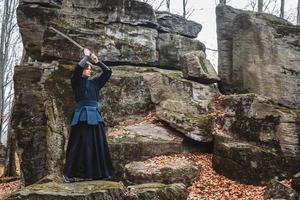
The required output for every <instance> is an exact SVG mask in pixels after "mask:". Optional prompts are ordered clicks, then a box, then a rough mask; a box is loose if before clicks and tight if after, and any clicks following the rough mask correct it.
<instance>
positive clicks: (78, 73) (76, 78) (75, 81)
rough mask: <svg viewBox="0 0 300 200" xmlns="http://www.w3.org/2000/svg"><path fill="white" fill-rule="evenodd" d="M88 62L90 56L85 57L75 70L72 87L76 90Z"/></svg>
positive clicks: (72, 76)
mask: <svg viewBox="0 0 300 200" xmlns="http://www.w3.org/2000/svg"><path fill="white" fill-rule="evenodd" d="M87 61H88V56H84V57H83V58H82V59H81V60H80V61H79V63H77V64H76V65H75V69H74V71H73V74H72V75H71V85H72V88H75V86H76V84H79V81H80V78H81V76H82V71H83V68H84V66H85V65H86V63H87Z"/></svg>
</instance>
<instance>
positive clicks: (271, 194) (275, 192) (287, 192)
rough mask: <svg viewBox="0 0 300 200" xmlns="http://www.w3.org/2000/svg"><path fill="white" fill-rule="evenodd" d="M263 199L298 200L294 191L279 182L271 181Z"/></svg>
mask: <svg viewBox="0 0 300 200" xmlns="http://www.w3.org/2000/svg"><path fill="white" fill-rule="evenodd" d="M264 199H286V200H298V194H297V192H296V191H295V190H293V189H292V188H289V187H287V186H285V185H284V184H282V183H280V182H279V181H277V180H271V181H270V183H269V184H268V185H267V188H266V191H265V192H264Z"/></svg>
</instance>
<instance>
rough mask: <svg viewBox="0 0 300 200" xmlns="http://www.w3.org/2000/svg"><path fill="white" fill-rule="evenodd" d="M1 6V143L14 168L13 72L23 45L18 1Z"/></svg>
mask: <svg viewBox="0 0 300 200" xmlns="http://www.w3.org/2000/svg"><path fill="white" fill-rule="evenodd" d="M0 6H1V8H2V9H1V18H0V20H1V22H0V24H1V31H0V131H1V133H0V143H6V145H5V146H7V148H6V150H7V151H6V155H9V156H8V157H9V158H8V157H6V159H5V160H6V161H5V163H6V164H5V166H6V167H7V166H13V162H14V161H15V160H14V158H13V157H11V156H10V155H13V154H14V152H15V144H14V141H12V140H10V137H11V135H10V133H11V131H10V119H11V111H12V100H13V97H14V90H13V72H14V66H15V65H16V64H18V63H19V61H20V60H21V59H20V57H21V54H22V43H21V36H20V33H19V30H18V26H17V20H16V8H17V6H18V0H2V1H1V5H0ZM5 135H6V138H5V137H4V136H5ZM7 139H8V140H9V141H7ZM11 169H13V168H11ZM11 169H7V168H5V175H7V174H8V175H11V174H13V172H12V171H13V170H14V169H13V170H11Z"/></svg>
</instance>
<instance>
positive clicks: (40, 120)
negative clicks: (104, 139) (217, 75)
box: [12, 62, 217, 185]
mask: <svg viewBox="0 0 300 200" xmlns="http://www.w3.org/2000/svg"><path fill="white" fill-rule="evenodd" d="M73 68H74V66H73V65H67V64H59V63H58V62H53V63H48V64H47V63H41V62H35V63H25V64H23V65H21V66H17V67H16V70H15V97H16V99H15V100H16V103H15V106H14V110H13V116H12V127H13V129H14V131H15V133H16V135H17V146H18V154H19V157H20V161H21V170H22V177H23V180H22V181H23V183H24V184H25V185H30V184H32V183H34V182H35V181H37V180H39V179H40V178H41V177H43V176H45V175H47V174H50V173H60V172H61V171H62V169H63V165H64V158H65V150H66V144H67V139H68V134H69V128H70V127H69V120H70V117H71V115H72V112H73V111H74V108H75V106H76V102H75V100H74V96H73V93H72V91H71V86H70V80H69V77H70V76H71V73H72V70H73ZM112 68H113V75H112V77H111V79H110V80H109V82H108V83H107V84H106V86H105V87H103V88H102V90H101V95H100V105H101V106H100V110H101V111H102V114H103V117H104V121H105V123H106V125H107V127H114V126H116V125H118V124H120V123H121V122H123V121H126V120H131V121H136V120H140V119H142V118H143V117H145V116H146V115H147V113H149V112H156V113H157V115H158V116H161V117H160V118H161V119H163V120H164V121H166V122H167V123H169V124H171V126H173V127H175V128H176V129H177V131H175V130H172V131H171V130H169V128H162V127H159V126H155V125H151V124H147V125H145V124H144V125H140V126H137V127H131V128H129V127H127V129H126V130H125V132H128V135H127V134H125V135H123V136H118V137H114V138H111V140H110V141H109V143H110V149H111V151H112V153H113V156H112V157H113V158H114V163H115V167H116V168H117V170H118V173H119V175H120V177H122V173H123V171H124V170H123V169H124V166H125V164H127V163H128V162H130V161H133V160H137V159H141V160H143V159H147V158H150V157H151V156H157V155H162V154H170V153H180V152H182V151H183V150H184V149H185V146H184V145H183V139H182V137H183V136H184V135H187V136H188V137H190V138H194V139H196V140H199V141H211V139H212V135H211V134H212V128H213V122H212V120H209V119H210V117H209V116H208V115H207V114H208V104H209V102H210V101H211V99H212V98H213V97H214V96H215V95H216V94H217V90H216V89H215V88H214V87H212V86H206V85H202V84H199V83H195V82H192V81H189V80H185V79H183V78H182V74H181V72H174V71H172V70H162V69H157V68H150V67H134V66H114V67H112ZM24 74H26V75H24ZM203 88H205V90H203ZM203 91H205V93H204V92H203ZM168 101H169V102H173V105H176V106H175V107H173V106H172V104H167V102H168ZM176 102H177V103H176ZM189 102H190V103H189ZM170 105H171V107H170ZM178 113H181V114H180V115H178ZM180 120H181V122H180ZM177 122H180V123H177ZM175 132H176V133H175ZM181 133H182V134H181ZM33 144H34V145H33ZM137 149H139V151H138V153H139V154H137V153H136V150H137ZM33 155H34V156H33ZM123 161H126V162H123ZM36 163H39V164H36Z"/></svg>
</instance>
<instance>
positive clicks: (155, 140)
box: [107, 123, 184, 178]
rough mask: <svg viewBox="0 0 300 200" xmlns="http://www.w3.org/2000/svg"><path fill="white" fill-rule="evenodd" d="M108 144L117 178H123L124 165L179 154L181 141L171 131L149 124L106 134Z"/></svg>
mask: <svg viewBox="0 0 300 200" xmlns="http://www.w3.org/2000/svg"><path fill="white" fill-rule="evenodd" d="M107 139H108V144H109V149H110V151H111V155H112V159H113V163H114V166H115V168H116V169H115V170H116V173H117V176H118V177H119V178H122V177H123V174H124V170H125V165H126V164H127V163H129V162H131V161H134V160H135V161H136V160H145V159H147V158H151V157H154V156H159V155H168V154H174V153H181V152H182V151H183V150H184V147H183V139H182V138H181V137H179V136H176V135H174V133H172V132H171V130H169V129H167V128H164V127H160V126H158V125H154V124H150V123H141V124H139V125H131V126H128V127H125V128H124V129H123V130H122V131H121V133H118V134H113V133H108V137H107Z"/></svg>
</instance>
